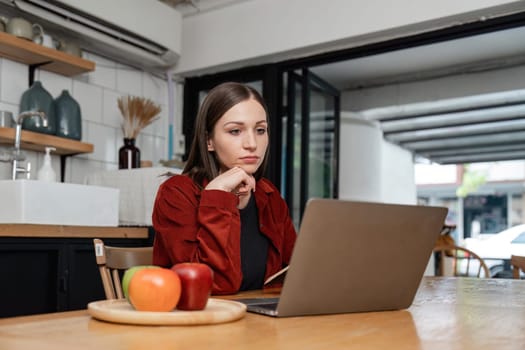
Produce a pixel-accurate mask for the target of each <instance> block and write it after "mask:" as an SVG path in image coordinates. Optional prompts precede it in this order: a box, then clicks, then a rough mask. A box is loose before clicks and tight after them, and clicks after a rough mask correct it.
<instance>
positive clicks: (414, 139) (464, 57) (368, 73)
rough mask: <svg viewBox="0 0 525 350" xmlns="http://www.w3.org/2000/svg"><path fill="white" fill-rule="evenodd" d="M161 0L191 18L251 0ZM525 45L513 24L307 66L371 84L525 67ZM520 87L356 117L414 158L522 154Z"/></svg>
mask: <svg viewBox="0 0 525 350" xmlns="http://www.w3.org/2000/svg"><path fill="white" fill-rule="evenodd" d="M161 1H163V2H165V3H168V4H170V5H171V6H174V7H175V8H177V9H178V10H179V11H181V12H182V13H183V15H184V16H191V15H194V14H196V13H199V12H202V11H209V10H213V9H216V8H219V7H227V6H231V5H234V4H235V3H238V2H240V1H246V0H213V1H212V0H161ZM524 43H525V27H521V28H512V29H506V30H501V31H497V32H492V33H487V34H481V35H476V36H471V37H467V38H462V39H456V40H449V41H446V42H441V43H435V44H431V45H424V46H419V47H414V48H409V49H403V50H398V51H392V52H388V53H383V54H378V55H372V56H366V57H362V58H357V59H350V60H344V61H340V62H335V63H330V64H325V65H319V66H314V67H310V70H311V71H313V72H314V73H315V74H316V75H318V76H320V77H321V78H323V79H324V80H326V81H327V82H329V83H330V84H331V85H333V86H335V87H336V88H338V89H340V90H348V89H359V88H369V87H375V86H383V85H388V84H395V83H403V82H411V81H422V80H425V79H431V78H437V77H443V76H450V75H455V74H465V73H472V72H479V71H487V70H492V69H501V68H504V67H512V66H518V65H525V45H524ZM489 83H490V82H489ZM524 89H525V83H524ZM521 93H523V91H521V92H518V93H514V94H513V93H512V92H510V95H511V97H506V96H505V95H501V94H496V95H493V94H489V95H484V96H480V97H478V98H470V99H469V98H468V97H467V98H466V99H458V98H454V99H450V100H443V101H439V102H424V103H419V104H414V105H411V106H399V107H398V108H386V109H375V110H370V111H361V112H358V113H357V114H356V115H357V116H361V117H362V118H365V119H368V120H374V121H376V122H377V123H378V124H379V125H380V127H381V128H382V129H383V133H384V136H385V139H387V140H389V141H391V142H393V143H396V144H399V145H400V146H402V147H404V148H406V149H408V150H410V151H412V152H414V154H416V155H417V156H419V157H417V158H421V157H422V158H424V159H429V160H432V161H435V162H438V163H442V164H457V163H471V162H480V161H497V160H510V159H525V93H523V95H524V97H523V99H522V98H521ZM515 95H518V96H515ZM480 101H482V102H480ZM407 109H409V110H411V112H410V113H411V114H410V115H409V114H407V112H406V110H407Z"/></svg>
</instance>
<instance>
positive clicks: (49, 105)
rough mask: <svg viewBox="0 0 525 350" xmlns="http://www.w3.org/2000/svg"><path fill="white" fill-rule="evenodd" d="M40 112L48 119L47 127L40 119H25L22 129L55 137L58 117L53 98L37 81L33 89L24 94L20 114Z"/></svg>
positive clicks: (32, 86)
mask: <svg viewBox="0 0 525 350" xmlns="http://www.w3.org/2000/svg"><path fill="white" fill-rule="evenodd" d="M25 111H39V112H44V113H45V114H46V117H47V127H44V125H43V124H42V120H41V119H40V118H39V117H36V116H35V117H30V118H25V119H24V122H23V123H22V128H23V129H26V130H30V131H35V132H40V133H44V134H50V135H55V133H56V117H55V112H54V105H53V96H51V94H50V93H49V92H48V91H47V90H46V89H44V87H43V86H42V83H41V82H39V81H35V82H34V83H33V85H31V87H30V88H29V89H28V90H26V91H25V92H24V93H23V94H22V99H21V101H20V112H25Z"/></svg>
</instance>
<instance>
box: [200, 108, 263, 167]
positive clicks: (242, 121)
mask: <svg viewBox="0 0 525 350" xmlns="http://www.w3.org/2000/svg"><path fill="white" fill-rule="evenodd" d="M267 148H268V122H267V121H266V112H265V111H264V108H263V107H262V106H261V105H260V104H259V102H257V101H256V100H254V99H249V100H246V101H243V102H240V103H238V104H236V105H235V106H233V107H232V108H230V109H229V110H228V111H227V112H226V113H225V114H224V115H223V116H222V117H221V118H220V119H219V120H218V121H217V123H216V124H215V126H214V128H213V132H212V135H211V136H210V138H209V139H208V151H213V152H215V154H216V156H217V159H218V161H219V163H220V167H221V169H220V171H221V172H224V171H226V170H228V169H231V168H233V167H235V166H238V167H240V168H242V169H244V171H246V172H247V173H248V174H253V173H255V172H256V171H257V169H258V168H259V166H260V165H261V163H262V161H263V159H264V155H265V153H266V149H267Z"/></svg>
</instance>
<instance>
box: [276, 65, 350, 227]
mask: <svg viewBox="0 0 525 350" xmlns="http://www.w3.org/2000/svg"><path fill="white" fill-rule="evenodd" d="M285 80H286V82H287V84H286V98H285V99H284V101H285V105H286V108H285V109H284V110H285V111H286V116H285V117H283V119H282V121H283V122H282V126H283V132H282V147H283V148H282V159H283V167H282V174H281V179H282V182H281V189H282V191H283V193H284V194H285V198H286V201H287V203H288V206H289V208H290V212H291V214H292V218H293V220H294V223H295V225H296V227H299V223H300V220H301V217H302V214H303V212H304V208H305V205H306V202H307V201H308V199H309V198H312V197H317V198H337V196H338V192H339V189H338V160H339V114H340V113H339V112H340V110H339V91H338V90H337V89H335V88H334V87H332V86H330V85H329V84H328V83H326V82H325V81H323V80H322V79H320V78H319V77H317V76H316V75H315V74H313V73H312V72H310V71H309V70H308V69H302V70H295V71H288V72H286V74H285Z"/></svg>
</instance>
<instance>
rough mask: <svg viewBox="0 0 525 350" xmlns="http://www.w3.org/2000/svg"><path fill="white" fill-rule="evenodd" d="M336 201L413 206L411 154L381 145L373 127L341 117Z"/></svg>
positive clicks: (382, 143)
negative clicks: (337, 198) (337, 199)
mask: <svg viewBox="0 0 525 350" xmlns="http://www.w3.org/2000/svg"><path fill="white" fill-rule="evenodd" d="M339 198H341V199H349V200H361V201H373V202H386V203H402V204H415V203H416V198H417V196H416V185H415V181H414V165H413V161H412V154H411V153H410V152H408V151H406V150H404V149H402V148H400V147H398V146H396V145H393V144H391V143H389V142H386V141H384V139H383V135H382V132H381V131H380V130H379V128H378V126H377V125H376V124H374V123H371V122H367V121H363V120H360V119H357V118H354V117H352V115H351V113H345V112H343V113H342V114H341V141H340V169H339Z"/></svg>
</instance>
